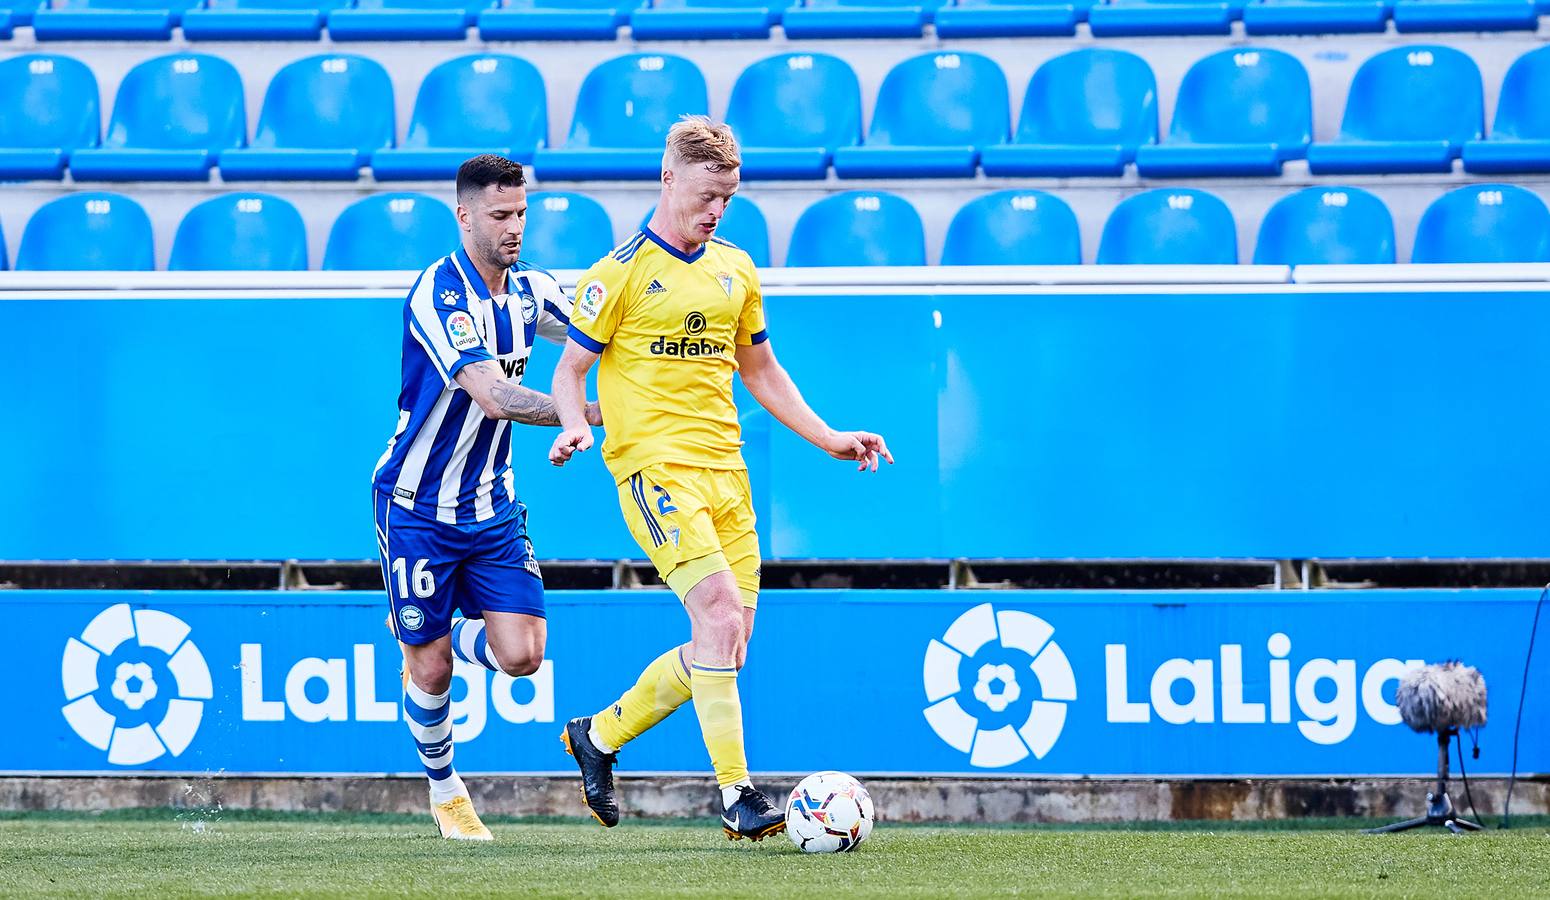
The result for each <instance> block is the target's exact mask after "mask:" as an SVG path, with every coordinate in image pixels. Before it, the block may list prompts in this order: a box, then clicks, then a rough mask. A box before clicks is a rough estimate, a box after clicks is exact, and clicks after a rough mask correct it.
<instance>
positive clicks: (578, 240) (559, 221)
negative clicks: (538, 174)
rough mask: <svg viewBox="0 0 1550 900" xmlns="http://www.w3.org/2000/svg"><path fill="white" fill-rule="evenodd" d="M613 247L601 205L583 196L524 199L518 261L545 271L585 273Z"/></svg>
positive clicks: (610, 224)
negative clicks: (568, 270)
mask: <svg viewBox="0 0 1550 900" xmlns="http://www.w3.org/2000/svg"><path fill="white" fill-rule="evenodd" d="M613 247H614V226H613V222H611V221H610V220H609V218H608V211H607V210H606V209H604V208H603V204H601V203H599V202H597V201H596V200H593V199H592V198H591V197H588V196H587V195H585V194H570V193H562V192H553V193H533V194H528V195H527V225H526V226H525V227H524V228H523V230H522V258H523V259H529V260H532V261H533V262H534V263H535V264H537V265H540V266H543V267H544V268H546V269H585V268H588V267H589V266H591V265H592V264H593V263H595V262H597V261H598V260H600V259H602V258H603V257H604V256H607V255H608V251H610V250H612V249H613Z"/></svg>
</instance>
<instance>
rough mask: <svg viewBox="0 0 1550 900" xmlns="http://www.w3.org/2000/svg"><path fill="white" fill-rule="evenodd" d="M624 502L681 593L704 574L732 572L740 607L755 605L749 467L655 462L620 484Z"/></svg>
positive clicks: (628, 517)
mask: <svg viewBox="0 0 1550 900" xmlns="http://www.w3.org/2000/svg"><path fill="white" fill-rule="evenodd" d="M619 508H620V509H622V510H623V511H624V522H625V524H626V525H628V526H629V527H630V534H631V535H633V536H634V537H635V542H636V543H637V544H640V546H641V549H642V550H645V551H646V555H647V556H648V557H650V558H651V564H652V565H653V566H656V569H657V573H658V574H659V575H661V576H662V580H663V581H665V582H667V585H668V587H670V588H672V589H673V591H674V592H675V593H676V594H678V596H679V597H680V598H682V597H684V596H685V595H686V594H688V592H689V589H690V588H692V587H694V586H695V585H696V584H699V583H700V581H701V580H703V579H704V578H705V577H706V576H707V575H713V574H715V573H716V572H731V573H732V575H733V577H734V578H736V579H737V587H738V589H739V590H740V591H742V594H743V606H745V607H747V608H748V609H753V608H755V607H757V606H758V604H759V566H760V562H761V560H760V559H759V536H758V534H757V533H756V532H755V531H754V514H753V494H752V492H751V491H750V490H749V487H748V473H747V472H746V471H744V470H741V469H736V470H733V469H702V468H699V467H696V466H685V465H680V464H678V463H654V464H652V465H649V466H647V467H646V468H644V469H642V470H640V471H639V472H637V473H635V474H634V475H631V476H630V477H629V478H626V479H625V480H624V481H623V482H621V483H620V484H619Z"/></svg>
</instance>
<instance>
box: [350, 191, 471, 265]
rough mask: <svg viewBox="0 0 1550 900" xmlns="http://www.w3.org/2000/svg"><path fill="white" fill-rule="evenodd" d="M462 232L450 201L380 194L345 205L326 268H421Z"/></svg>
mask: <svg viewBox="0 0 1550 900" xmlns="http://www.w3.org/2000/svg"><path fill="white" fill-rule="evenodd" d="M459 238H460V233H459V230H458V225H457V217H455V216H454V215H452V210H450V209H448V208H447V204H445V203H442V202H441V201H440V200H437V199H436V198H435V197H431V196H428V195H426V194H374V195H372V196H370V197H367V198H366V199H365V200H357V201H356V202H354V203H352V204H350V205H349V206H347V207H345V209H344V212H341V213H340V214H339V218H337V219H335V220H334V227H333V228H331V229H330V230H329V232H328V247H327V249H325V250H324V251H323V268H324V269H349V270H355V271H359V270H363V269H393V270H399V269H412V270H416V271H418V270H421V269H424V268H425V267H426V266H428V265H430V264H431V263H433V262H435V261H436V260H437V259H440V258H441V257H443V256H445V255H447V254H448V253H451V252H452V251H453V250H454V249H455V248H456V247H457V246H458V240H459Z"/></svg>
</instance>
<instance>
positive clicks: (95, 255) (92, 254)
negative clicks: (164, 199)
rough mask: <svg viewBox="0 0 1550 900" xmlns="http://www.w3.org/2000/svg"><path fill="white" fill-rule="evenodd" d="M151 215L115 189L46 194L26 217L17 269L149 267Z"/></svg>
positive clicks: (130, 269)
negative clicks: (48, 197) (55, 195)
mask: <svg viewBox="0 0 1550 900" xmlns="http://www.w3.org/2000/svg"><path fill="white" fill-rule="evenodd" d="M154 268H156V254H155V250H154V247H153V245H152V243H151V218H150V216H147V215H146V214H145V210H144V209H141V208H140V204H138V203H136V202H134V201H133V200H131V199H129V198H128V197H125V196H122V195H120V194H105V193H99V192H95V191H88V192H83V193H79V194H70V195H69V196H65V197H60V198H58V199H57V200H50V201H49V202H47V203H45V204H43V205H42V206H40V207H39V208H38V211H37V212H35V213H33V214H32V218H31V219H29V220H27V228H26V230H24V231H23V232H22V242H21V246H20V247H18V248H17V250H16V269H17V271H23V270H29V271H54V272H86V271H89V272H105V271H120V272H149V271H150V270H152V269H154Z"/></svg>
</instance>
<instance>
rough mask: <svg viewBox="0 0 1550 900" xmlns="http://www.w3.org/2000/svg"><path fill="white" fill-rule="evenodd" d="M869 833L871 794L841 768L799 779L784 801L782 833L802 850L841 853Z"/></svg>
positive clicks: (851, 848)
mask: <svg viewBox="0 0 1550 900" xmlns="http://www.w3.org/2000/svg"><path fill="white" fill-rule="evenodd" d="M871 833H872V796H871V795H870V794H868V793H867V790H866V788H864V787H862V786H861V782H859V781H857V780H856V779H854V778H852V777H850V776H849V775H846V774H845V773H844V772H816V773H814V774H812V775H809V776H807V777H806V778H804V779H802V783H801V784H799V785H797V786H796V789H795V790H793V791H792V792H791V799H790V800H787V801H786V836H787V837H789V838H791V843H793V844H796V845H797V847H798V848H800V849H801V850H802V852H804V853H845V852H848V851H850V850H854V849H856V848H857V847H858V846H860V845H861V842H862V841H864V840H866V839H867V835H869V834H871Z"/></svg>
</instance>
